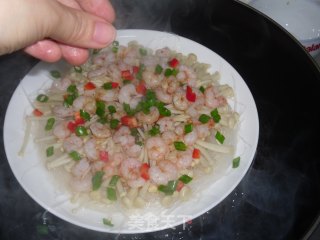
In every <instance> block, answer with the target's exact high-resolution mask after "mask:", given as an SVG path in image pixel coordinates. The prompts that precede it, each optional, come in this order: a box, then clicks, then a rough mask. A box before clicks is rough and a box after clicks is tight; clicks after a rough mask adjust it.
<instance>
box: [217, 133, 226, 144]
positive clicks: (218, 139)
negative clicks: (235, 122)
mask: <svg viewBox="0 0 320 240" xmlns="http://www.w3.org/2000/svg"><path fill="white" fill-rule="evenodd" d="M215 138H216V140H217V141H218V142H219V143H221V144H223V143H224V139H225V137H224V136H223V134H222V133H221V132H219V131H217V133H216V135H215Z"/></svg>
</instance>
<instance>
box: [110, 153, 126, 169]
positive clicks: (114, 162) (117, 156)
mask: <svg viewBox="0 0 320 240" xmlns="http://www.w3.org/2000/svg"><path fill="white" fill-rule="evenodd" d="M125 157H126V156H125V155H124V154H123V153H120V152H117V153H114V154H113V155H111V156H110V158H109V160H110V164H111V166H113V167H115V166H118V165H120V163H121V162H122V161H123V160H124V159H125Z"/></svg>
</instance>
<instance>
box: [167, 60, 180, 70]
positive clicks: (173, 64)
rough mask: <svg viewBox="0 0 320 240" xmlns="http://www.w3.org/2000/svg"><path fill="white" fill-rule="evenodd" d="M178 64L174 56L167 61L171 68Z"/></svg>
mask: <svg viewBox="0 0 320 240" xmlns="http://www.w3.org/2000/svg"><path fill="white" fill-rule="evenodd" d="M178 64H179V60H178V59H176V58H173V59H171V60H170V61H169V66H170V67H172V68H175V67H177V66H178Z"/></svg>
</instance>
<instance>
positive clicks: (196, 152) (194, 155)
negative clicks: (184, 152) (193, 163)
mask: <svg viewBox="0 0 320 240" xmlns="http://www.w3.org/2000/svg"><path fill="white" fill-rule="evenodd" d="M192 158H200V150H199V149H198V148H195V149H193V152H192Z"/></svg>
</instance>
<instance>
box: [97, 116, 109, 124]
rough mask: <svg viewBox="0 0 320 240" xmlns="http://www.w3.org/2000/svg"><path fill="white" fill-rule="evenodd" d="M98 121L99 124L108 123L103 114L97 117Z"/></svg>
mask: <svg viewBox="0 0 320 240" xmlns="http://www.w3.org/2000/svg"><path fill="white" fill-rule="evenodd" d="M98 122H99V123H101V124H106V123H108V122H109V121H108V118H107V117H106V116H105V117H101V118H99V119H98Z"/></svg>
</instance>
